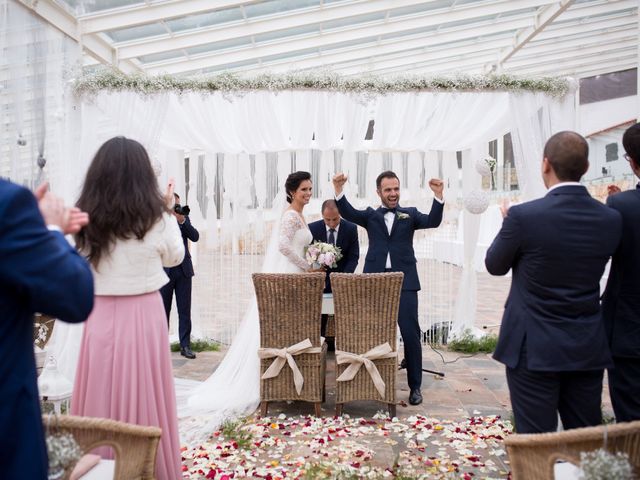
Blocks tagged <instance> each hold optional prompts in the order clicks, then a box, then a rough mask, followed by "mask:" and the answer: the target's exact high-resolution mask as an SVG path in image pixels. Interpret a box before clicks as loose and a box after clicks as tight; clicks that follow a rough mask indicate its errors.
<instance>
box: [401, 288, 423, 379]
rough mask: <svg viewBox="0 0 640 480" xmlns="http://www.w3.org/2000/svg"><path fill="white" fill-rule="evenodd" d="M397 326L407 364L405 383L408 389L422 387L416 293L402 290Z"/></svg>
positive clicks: (420, 345)
mask: <svg viewBox="0 0 640 480" xmlns="http://www.w3.org/2000/svg"><path fill="white" fill-rule="evenodd" d="M398 326H399V327H400V335H402V341H403V343H404V358H405V360H406V362H407V382H408V383H409V388H410V389H412V390H413V389H420V387H421V386H422V344H421V343H420V324H419V323H418V292H417V291H415V290H402V293H401V294H400V309H399V311H398Z"/></svg>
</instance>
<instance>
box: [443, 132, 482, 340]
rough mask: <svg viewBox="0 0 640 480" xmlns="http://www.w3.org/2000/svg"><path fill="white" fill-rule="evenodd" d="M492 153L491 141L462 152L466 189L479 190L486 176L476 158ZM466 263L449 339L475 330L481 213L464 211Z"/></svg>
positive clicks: (463, 268)
mask: <svg viewBox="0 0 640 480" xmlns="http://www.w3.org/2000/svg"><path fill="white" fill-rule="evenodd" d="M487 154H488V144H487V143H481V144H478V145H475V146H474V148H472V149H470V150H465V151H463V152H462V186H463V189H464V190H466V191H472V190H476V189H479V188H480V186H481V184H482V177H481V176H480V175H479V174H478V172H477V171H476V168H475V163H476V159H478V158H484V157H485V156H486V155H487ZM463 215H464V263H463V265H462V275H461V276H460V284H459V286H458V295H457V297H456V304H455V312H454V317H453V324H452V325H451V329H450V331H449V338H455V337H459V336H460V335H461V334H463V333H464V332H465V331H466V330H471V331H473V330H474V324H475V319H476V306H477V290H478V288H477V274H476V270H475V268H474V260H475V253H476V246H477V245H478V233H479V231H480V215H474V214H472V213H470V212H468V211H467V210H465V211H464V213H463Z"/></svg>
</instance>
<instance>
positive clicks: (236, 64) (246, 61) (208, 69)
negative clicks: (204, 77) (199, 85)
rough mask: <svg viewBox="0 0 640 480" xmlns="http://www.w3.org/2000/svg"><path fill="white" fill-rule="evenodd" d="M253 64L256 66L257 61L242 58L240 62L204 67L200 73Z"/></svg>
mask: <svg viewBox="0 0 640 480" xmlns="http://www.w3.org/2000/svg"><path fill="white" fill-rule="evenodd" d="M253 65H255V66H258V61H257V60H243V61H241V62H233V63H226V64H224V65H218V66H216V67H210V68H204V69H202V73H214V72H220V71H222V70H232V69H234V68H241V67H250V66H253Z"/></svg>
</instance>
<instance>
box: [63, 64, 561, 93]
mask: <svg viewBox="0 0 640 480" xmlns="http://www.w3.org/2000/svg"><path fill="white" fill-rule="evenodd" d="M572 88H573V81H572V80H571V79H567V78H556V77H539V78H530V77H516V76H513V75H506V74H501V75H497V74H492V75H457V76H438V77H425V76H418V75H403V76H396V77H378V76H372V75H365V76H360V77H342V76H340V75H338V74H337V73H331V72H310V73H306V72H297V73H286V74H273V73H264V74H260V75H255V76H242V75H238V74H235V73H221V74H219V75H214V76H209V77H178V76H172V75H158V76H148V75H145V74H132V75H127V74H124V73H122V72H119V71H115V70H109V69H103V70H98V71H96V72H93V73H84V74H82V75H80V76H79V77H78V78H77V79H75V80H74V91H75V93H76V95H78V96H91V95H97V94H98V93H100V92H102V91H110V92H117V91H133V92H138V93H141V94H144V95H153V94H157V93H165V92H174V93H178V94H182V93H185V92H200V93H213V92H218V91H220V92H226V93H236V92H237V93H242V92H248V91H255V90H269V91H282V90H329V91H335V92H343V93H364V94H382V95H383V94H386V93H395V92H420V91H444V92H458V91H472V92H478V91H506V92H525V91H528V92H541V93H545V94H548V95H551V96H554V97H561V96H563V95H565V94H566V93H568V92H569V91H570V90H572Z"/></svg>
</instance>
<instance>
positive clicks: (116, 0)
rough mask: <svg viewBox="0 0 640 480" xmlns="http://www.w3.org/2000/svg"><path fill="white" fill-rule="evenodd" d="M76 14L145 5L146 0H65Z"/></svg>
mask: <svg viewBox="0 0 640 480" xmlns="http://www.w3.org/2000/svg"><path fill="white" fill-rule="evenodd" d="M63 1H64V3H66V4H67V5H68V6H69V7H70V8H71V10H72V11H73V12H75V13H76V15H83V14H85V13H94V12H99V11H102V10H111V9H112V8H119V7H132V6H134V5H144V4H145V3H146V2H145V1H144V0H63Z"/></svg>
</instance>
